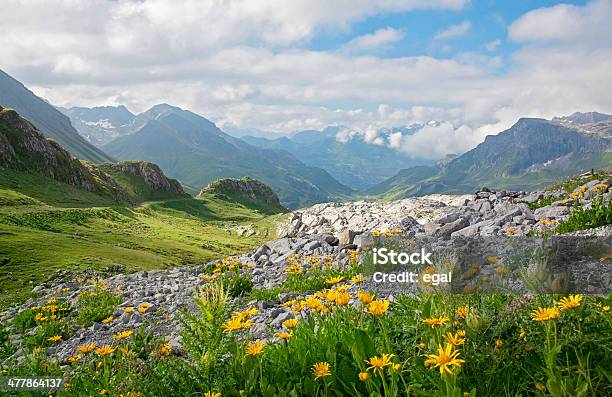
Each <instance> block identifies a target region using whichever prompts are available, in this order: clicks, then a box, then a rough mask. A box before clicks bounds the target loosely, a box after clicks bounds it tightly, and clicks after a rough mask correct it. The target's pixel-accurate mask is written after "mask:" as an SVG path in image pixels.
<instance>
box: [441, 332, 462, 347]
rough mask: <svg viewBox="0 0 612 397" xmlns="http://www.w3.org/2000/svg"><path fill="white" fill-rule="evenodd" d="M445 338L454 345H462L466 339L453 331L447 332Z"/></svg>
mask: <svg viewBox="0 0 612 397" xmlns="http://www.w3.org/2000/svg"><path fill="white" fill-rule="evenodd" d="M445 338H446V340H447V341H448V343H450V344H451V345H453V346H460V345H463V344H464V343H465V339H463V338H461V337H460V336H459V334H458V333H457V334H455V335H453V334H452V333H450V332H447V333H446V336H445Z"/></svg>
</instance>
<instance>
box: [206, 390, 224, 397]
mask: <svg viewBox="0 0 612 397" xmlns="http://www.w3.org/2000/svg"><path fill="white" fill-rule="evenodd" d="M202 397H221V393H215V392H214V391H207V392H206V393H204V395H203V396H202Z"/></svg>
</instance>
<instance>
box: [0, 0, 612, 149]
mask: <svg viewBox="0 0 612 397" xmlns="http://www.w3.org/2000/svg"><path fill="white" fill-rule="evenodd" d="M2 14H3V18H1V19H0V32H2V34H0V48H2V51H0V68H1V69H3V70H5V71H6V72H7V73H9V74H11V75H12V76H14V77H15V78H17V79H18V80H20V81H21V82H23V83H24V84H25V85H26V86H28V87H29V88H30V89H32V90H33V91H34V92H35V93H36V94H38V95H40V96H42V97H44V98H46V99H48V100H49V101H50V102H51V103H53V104H55V105H57V106H65V107H70V106H99V105H120V104H122V105H125V106H127V107H128V109H130V110H131V111H132V112H135V113H137V112H141V111H144V110H146V109H147V108H149V107H151V106H153V105H155V104H158V103H164V102H165V103H169V104H173V105H176V106H180V107H182V108H186V109H189V110H192V111H194V112H196V113H199V114H201V115H203V116H205V117H207V118H209V119H211V120H213V121H215V122H216V123H217V124H218V125H219V126H220V127H221V128H224V129H227V130H230V131H232V130H237V129H251V128H252V129H259V130H262V131H267V132H270V133H274V134H287V133H291V132H294V131H299V130H306V129H323V128H325V127H326V126H330V125H342V126H345V127H346V129H345V130H343V131H342V134H341V135H339V139H340V140H347V139H351V138H354V137H355V136H356V135H361V136H362V137H363V138H364V139H365V140H366V141H368V142H370V143H372V144H377V145H387V146H389V147H392V148H394V149H396V150H399V151H401V152H404V153H406V154H407V155H410V156H415V157H424V158H430V159H437V158H441V157H443V156H444V155H446V154H449V153H461V152H464V151H466V150H469V149H471V148H472V147H474V146H476V145H477V144H478V143H479V142H481V141H482V140H483V139H484V137H485V136H486V135H488V134H494V133H498V132H499V131H502V130H504V129H507V128H509V127H510V126H511V125H512V124H514V123H515V122H516V121H517V120H518V118H520V117H544V118H551V117H553V116H559V115H568V114H571V113H573V112H575V111H600V112H604V113H606V112H607V113H612V78H611V77H612V0H593V1H576V2H555V1H527V0H515V1H494V0H482V1H477V0H473V1H469V0H360V1H354V0H291V1H286V0H210V1H195V0H193V1H189V0H186V1H176V0H138V1H136V0H125V1H106V0H64V1H60V0H57V1H53V0H4V1H3V2H2ZM431 120H436V121H438V123H436V124H435V125H427V126H425V127H423V128H422V129H420V130H419V131H418V132H417V133H416V134H414V135H412V136H402V135H397V134H396V135H392V136H381V135H380V133H379V130H380V129H382V128H391V127H399V126H405V125H411V124H413V123H427V122H428V121H431Z"/></svg>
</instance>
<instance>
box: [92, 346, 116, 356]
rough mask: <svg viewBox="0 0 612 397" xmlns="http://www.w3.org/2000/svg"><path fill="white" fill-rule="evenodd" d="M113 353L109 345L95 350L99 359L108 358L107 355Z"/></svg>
mask: <svg viewBox="0 0 612 397" xmlns="http://www.w3.org/2000/svg"><path fill="white" fill-rule="evenodd" d="M114 352H115V348H114V347H111V346H109V345H104V346H100V347H98V348H97V349H96V354H97V355H98V356H99V357H104V356H108V355H109V354H113V353H114Z"/></svg>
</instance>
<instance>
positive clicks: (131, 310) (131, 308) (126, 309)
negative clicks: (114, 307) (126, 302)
mask: <svg viewBox="0 0 612 397" xmlns="http://www.w3.org/2000/svg"><path fill="white" fill-rule="evenodd" d="M133 311H134V308H133V307H132V306H128V307H125V308H123V312H124V313H131V312H133Z"/></svg>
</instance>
